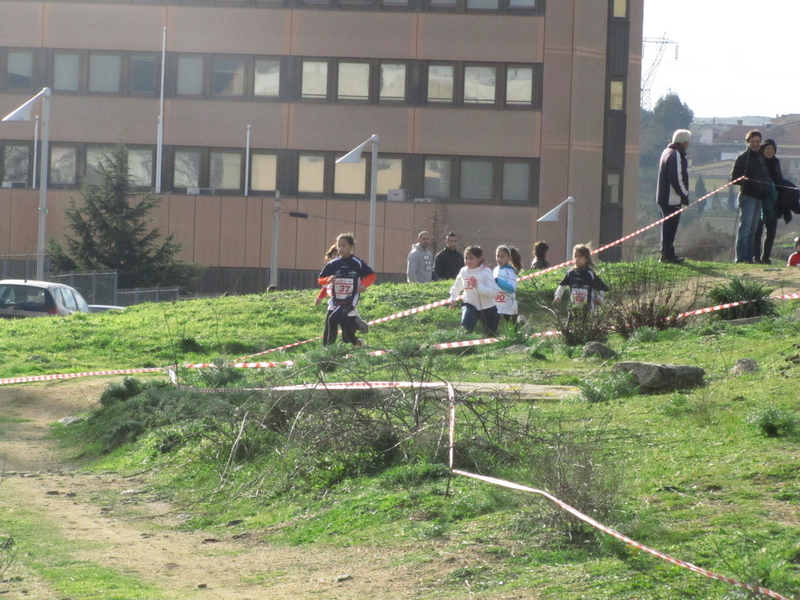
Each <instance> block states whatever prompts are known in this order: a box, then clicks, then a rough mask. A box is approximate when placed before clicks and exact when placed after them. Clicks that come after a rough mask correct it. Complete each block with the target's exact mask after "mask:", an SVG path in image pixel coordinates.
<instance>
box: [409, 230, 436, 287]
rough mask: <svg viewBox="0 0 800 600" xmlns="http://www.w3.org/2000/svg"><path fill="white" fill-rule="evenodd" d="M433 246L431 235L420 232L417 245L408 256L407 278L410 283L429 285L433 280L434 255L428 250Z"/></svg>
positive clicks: (413, 246)
mask: <svg viewBox="0 0 800 600" xmlns="http://www.w3.org/2000/svg"><path fill="white" fill-rule="evenodd" d="M430 245H431V234H430V233H428V232H427V231H420V232H419V235H418V236H417V243H416V244H413V245H412V246H411V252H409V254H408V267H407V269H406V277H407V278H408V283H429V282H430V281H431V279H432V278H433V253H432V252H431V251H430V250H428V248H430Z"/></svg>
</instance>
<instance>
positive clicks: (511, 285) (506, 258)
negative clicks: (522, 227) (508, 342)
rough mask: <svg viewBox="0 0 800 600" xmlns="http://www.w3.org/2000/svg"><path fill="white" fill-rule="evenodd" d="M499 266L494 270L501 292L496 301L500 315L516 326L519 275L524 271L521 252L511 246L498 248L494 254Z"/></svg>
mask: <svg viewBox="0 0 800 600" xmlns="http://www.w3.org/2000/svg"><path fill="white" fill-rule="evenodd" d="M494 257H495V260H496V261H497V266H496V267H495V268H494V280H495V282H496V283H497V287H498V288H499V291H498V292H497V296H495V298H494V301H495V304H497V312H498V314H500V315H502V316H503V319H504V320H505V321H506V322H511V323H513V324H515V325H516V323H517V312H518V310H519V307H518V306H517V274H518V273H519V272H520V271H521V270H522V256H521V255H520V253H519V250H517V249H516V248H511V247H510V246H498V247H497V250H495V254H494Z"/></svg>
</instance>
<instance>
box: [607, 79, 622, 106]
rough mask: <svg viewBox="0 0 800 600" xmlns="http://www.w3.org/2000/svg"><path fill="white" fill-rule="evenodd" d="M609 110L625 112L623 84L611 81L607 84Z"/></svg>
mask: <svg viewBox="0 0 800 600" xmlns="http://www.w3.org/2000/svg"><path fill="white" fill-rule="evenodd" d="M608 108H609V110H625V82H624V81H617V80H612V81H611V82H610V83H609V94H608Z"/></svg>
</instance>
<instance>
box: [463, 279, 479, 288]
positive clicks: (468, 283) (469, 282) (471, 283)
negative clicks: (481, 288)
mask: <svg viewBox="0 0 800 600" xmlns="http://www.w3.org/2000/svg"><path fill="white" fill-rule="evenodd" d="M476 287H478V280H477V279H476V278H475V277H467V278H466V279H465V280H464V289H465V290H474V289H475V288H476Z"/></svg>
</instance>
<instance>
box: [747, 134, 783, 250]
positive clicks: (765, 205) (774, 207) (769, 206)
mask: <svg viewBox="0 0 800 600" xmlns="http://www.w3.org/2000/svg"><path fill="white" fill-rule="evenodd" d="M777 150H778V146H777V144H775V140H771V139H766V140H764V141H763V143H762V144H761V154H763V155H764V158H765V159H766V160H765V162H766V163H767V171H769V177H770V179H771V180H772V181H771V184H772V186H771V188H772V193H771V195H770V196H769V197H767V198H765V199H764V201H763V202H762V203H761V218H760V219H759V221H758V227H756V234H755V244H754V246H755V262H757V263H759V264H763V265H770V264H772V261H771V260H770V259H769V256H770V254H772V245H773V244H774V243H775V234H776V233H777V231H778V217H779V216H780V215H779V211H778V188H777V187H776V186H779V185H783V173H782V172H781V161H780V160H779V159H778V157H777V156H775V152H777ZM765 229H766V231H767V235H766V236H765V237H764V246H763V248H762V246H761V236H762V235H763V234H764V230H765Z"/></svg>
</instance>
